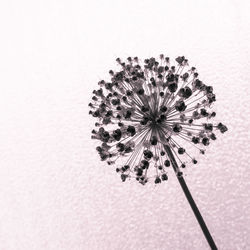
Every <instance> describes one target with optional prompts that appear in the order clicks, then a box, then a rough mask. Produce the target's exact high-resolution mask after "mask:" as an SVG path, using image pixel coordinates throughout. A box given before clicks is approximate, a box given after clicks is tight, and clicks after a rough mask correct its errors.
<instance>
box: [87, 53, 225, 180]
mask: <svg viewBox="0 0 250 250" xmlns="http://www.w3.org/2000/svg"><path fill="white" fill-rule="evenodd" d="M116 61H117V63H118V65H119V67H120V70H119V71H117V72H115V71H113V70H110V71H109V74H110V80H109V81H105V80H101V81H99V83H98V85H99V89H97V90H94V91H93V97H92V102H91V103H89V107H90V111H89V114H90V115H92V116H93V117H95V118H96V119H98V122H96V123H95V127H96V128H95V129H93V130H92V138H93V139H97V140H99V141H101V145H99V146H98V147H97V148H96V150H97V152H98V154H99V155H100V159H101V160H102V161H107V163H108V164H109V165H112V164H115V165H116V172H118V173H119V174H120V175H121V180H122V181H125V180H126V179H128V178H135V179H136V180H137V181H138V182H140V183H141V184H145V183H147V182H148V180H149V179H150V178H153V179H154V183H156V184H158V183H161V182H163V181H166V180H168V169H169V167H170V165H171V160H170V159H169V158H168V154H166V152H165V149H164V145H167V146H168V147H169V148H170V149H171V150H172V152H173V155H174V156H175V158H176V160H177V161H178V162H179V163H180V164H179V165H180V169H182V168H185V167H186V166H187V165H188V164H189V163H191V164H197V160H196V159H195V158H194V157H193V156H191V155H190V153H189V150H190V151H192V148H195V149H197V150H198V151H199V152H200V153H201V154H204V153H205V148H206V147H207V146H208V145H209V144H210V143H211V142H212V141H214V140H216V133H217V132H218V131H219V132H221V133H225V132H226V131H227V127H226V126H225V125H224V124H222V123H221V122H219V123H212V122H211V120H212V119H213V118H214V117H215V116H216V113H215V112H214V111H212V110H211V109H212V106H213V103H214V102H215V101H216V97H215V94H214V93H213V87H212V86H209V85H206V84H205V83H203V82H202V81H201V80H200V79H199V78H198V73H197V70H196V68H195V67H189V65H188V60H187V59H186V58H185V57H184V56H179V57H177V58H176V59H175V61H174V62H173V63H172V65H171V64H170V59H169V57H165V56H164V55H160V57H159V60H157V59H155V58H153V57H152V58H149V59H145V60H144V61H141V60H139V59H138V58H137V57H134V58H132V57H129V58H127V60H126V62H123V61H122V60H121V59H120V58H117V60H116ZM180 169H178V171H177V173H176V174H177V176H181V175H182V172H181V170H180Z"/></svg>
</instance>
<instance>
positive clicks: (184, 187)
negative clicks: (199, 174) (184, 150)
mask: <svg viewBox="0 0 250 250" xmlns="http://www.w3.org/2000/svg"><path fill="white" fill-rule="evenodd" d="M164 149H165V151H166V152H167V154H168V157H169V159H170V161H171V163H172V166H173V169H174V171H175V173H176V176H177V178H178V181H179V183H180V185H181V187H182V190H183V192H184V194H185V196H186V198H187V200H188V202H189V204H190V206H191V208H192V210H193V212H194V214H195V217H196V219H197V220H198V222H199V224H200V227H201V229H202V231H203V234H204V235H205V237H206V239H207V242H208V244H209V246H210V247H211V249H212V250H217V249H218V248H217V247H216V245H215V243H214V240H213V238H212V236H211V234H210V232H209V231H208V228H207V226H206V223H205V221H204V220H203V218H202V216H201V214H200V211H199V209H198V207H197V206H196V204H195V202H194V200H193V197H192V195H191V193H190V192H189V189H188V187H187V184H186V182H185V180H184V178H183V176H179V175H178V174H177V173H178V172H179V167H178V165H177V163H176V160H175V157H174V155H173V153H172V150H171V149H170V147H169V146H168V145H166V144H165V145H164Z"/></svg>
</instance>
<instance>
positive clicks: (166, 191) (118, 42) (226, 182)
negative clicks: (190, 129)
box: [0, 0, 250, 250]
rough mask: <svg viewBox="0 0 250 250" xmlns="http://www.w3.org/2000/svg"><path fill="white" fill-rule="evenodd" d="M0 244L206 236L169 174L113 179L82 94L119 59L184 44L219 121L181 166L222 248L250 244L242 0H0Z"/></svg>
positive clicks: (180, 243)
mask: <svg viewBox="0 0 250 250" xmlns="http://www.w3.org/2000/svg"><path fill="white" fill-rule="evenodd" d="M1 5H3V6H2V7H1V8H0V20H1V22H0V26H1V43H2V45H1V46H0V50H1V53H0V55H1V56H0V71H1V73H0V93H1V94H0V249H1V250H2V249H3V250H18V249H21V250H28V249H29V250H30V249H31V250H33V249H39V250H40V249H49V250H50V249H65V250H76V249H93V250H97V249H102V250H105V249H108V250H116V249H129V250H130V249H131V250H132V249H133V250H134V249H136V250H137V249H146V250H150V249H177V250H178V249H180V250H185V249H192V250H193V249H209V248H208V246H207V243H206V241H205V239H204V237H203V235H202V233H201V230H200V228H199V225H198V224H197V222H196V220H195V218H194V216H193V214H192V211H191V209H190V208H189V205H188V203H187V201H186V199H185V197H184V195H183V193H182V191H181V188H180V187H179V184H178V183H177V180H176V178H175V176H174V175H173V174H172V175H170V177H169V181H168V182H167V183H164V184H162V185H159V186H154V185H151V184H148V185H147V186H141V185H139V184H137V183H134V182H133V181H131V182H126V183H121V181H120V178H119V176H117V175H116V173H115V171H114V169H113V168H110V167H108V166H106V165H104V164H103V163H101V162H100V161H99V158H98V157H97V154H96V152H95V146H96V144H95V142H94V141H91V140H90V139H89V138H90V130H91V128H92V125H93V124H94V121H93V120H92V119H91V117H89V116H88V107H87V104H88V102H89V99H90V95H91V92H92V89H94V88H95V87H96V83H97V81H98V80H100V79H101V78H103V77H104V78H106V77H108V73H107V72H108V70H109V69H110V68H113V67H114V66H115V65H116V64H115V58H116V57H118V56H119V57H121V58H126V57H128V56H130V55H131V56H139V57H142V58H144V57H148V56H157V55H159V54H160V53H165V54H168V55H170V56H176V55H182V54H183V55H185V56H186V57H187V58H188V59H189V60H190V62H191V64H193V65H194V66H196V67H197V68H198V70H199V72H200V76H201V78H202V79H203V80H204V81H206V83H209V84H212V85H213V86H214V89H215V93H216V94H217V100H218V101H217V102H216V103H215V106H216V110H217V114H218V120H221V121H223V122H225V124H226V125H227V126H228V128H229V131H228V132H227V133H226V134H225V135H224V136H219V138H218V140H217V141H216V142H214V143H212V145H211V146H210V147H209V149H208V150H207V155H206V156H204V157H203V159H200V162H199V164H198V165H197V166H194V167H190V168H189V169H187V170H186V172H185V174H186V181H187V184H188V185H189V187H190V190H191V192H192V193H193V196H194V199H195V200H196V202H197V205H198V206H199V208H200V210H201V212H202V214H203V216H204V219H205V220H206V222H207V225H208V227H209V229H210V231H211V233H212V235H213V236H214V239H215V241H216V243H217V245H218V246H219V249H226V250H235V249H249V244H250V240H249V235H250V229H249V227H250V216H249V211H250V197H249V190H250V184H249V179H250V170H249V159H250V157H249V155H250V146H249V145H250V134H249V125H250V119H249V116H250V104H249V95H250V91H249V86H250V85H249V83H250V73H249V72H250V71H249V67H250V59H249V58H250V46H249V44H250V42H249V41H250V25H249V24H250V18H249V17H248V14H249V13H248V12H249V7H250V5H249V1H217V0H216V1H51V0H50V1H40V2H39V1H6V2H5V3H1Z"/></svg>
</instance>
